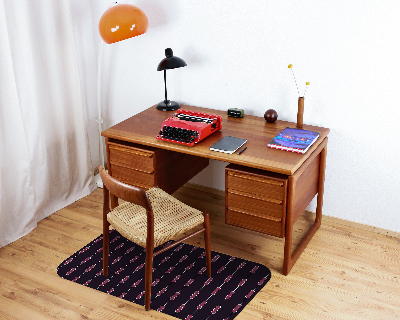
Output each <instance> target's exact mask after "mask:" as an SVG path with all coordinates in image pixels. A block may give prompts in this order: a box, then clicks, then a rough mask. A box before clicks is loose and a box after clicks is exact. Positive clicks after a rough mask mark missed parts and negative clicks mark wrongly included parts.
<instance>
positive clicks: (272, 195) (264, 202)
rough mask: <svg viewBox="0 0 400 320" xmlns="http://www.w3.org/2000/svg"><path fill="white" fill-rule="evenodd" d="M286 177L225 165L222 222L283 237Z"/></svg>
mask: <svg viewBox="0 0 400 320" xmlns="http://www.w3.org/2000/svg"><path fill="white" fill-rule="evenodd" d="M286 197H287V176H285V175H281V174H276V173H272V172H268V171H263V170H258V169H252V168H247V167H243V166H238V165H233V164H230V165H228V166H227V167H226V168H225V223H227V224H230V225H235V226H238V227H242V228H246V229H251V230H255V231H259V232H263V233H267V234H270V235H274V236H277V237H284V236H285V220H286Z"/></svg>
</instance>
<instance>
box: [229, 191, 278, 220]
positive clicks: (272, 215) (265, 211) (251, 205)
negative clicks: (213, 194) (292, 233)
mask: <svg viewBox="0 0 400 320" xmlns="http://www.w3.org/2000/svg"><path fill="white" fill-rule="evenodd" d="M227 196H228V204H229V207H234V208H239V209H242V210H250V211H252V212H257V213H258V214H259V215H260V216H262V217H265V218H266V219H270V220H275V221H281V220H282V216H283V214H284V206H283V201H281V200H275V199H268V198H258V197H254V196H253V195H251V194H248V193H244V192H237V191H235V190H228V193H227Z"/></svg>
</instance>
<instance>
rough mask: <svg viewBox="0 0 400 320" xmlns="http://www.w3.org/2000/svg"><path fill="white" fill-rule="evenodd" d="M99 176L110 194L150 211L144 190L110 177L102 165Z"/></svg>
mask: <svg viewBox="0 0 400 320" xmlns="http://www.w3.org/2000/svg"><path fill="white" fill-rule="evenodd" d="M99 171H100V177H101V179H102V180H103V184H104V185H105V186H106V188H107V189H108V191H110V193H111V194H113V195H114V196H116V197H117V198H120V199H122V200H125V201H128V202H131V203H134V204H138V205H140V206H142V207H144V208H145V209H146V211H148V212H151V211H152V208H151V203H150V200H149V197H148V195H147V193H146V191H145V190H143V189H140V188H137V187H134V186H130V185H127V184H125V183H122V182H121V181H118V180H116V179H114V178H113V177H111V176H110V175H109V174H108V173H107V171H106V170H105V169H104V168H103V166H100V167H99Z"/></svg>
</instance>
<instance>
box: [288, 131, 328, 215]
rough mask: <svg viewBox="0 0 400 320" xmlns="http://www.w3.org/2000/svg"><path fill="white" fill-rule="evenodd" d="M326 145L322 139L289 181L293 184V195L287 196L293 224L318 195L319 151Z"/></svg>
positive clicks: (325, 140)
mask: <svg viewBox="0 0 400 320" xmlns="http://www.w3.org/2000/svg"><path fill="white" fill-rule="evenodd" d="M326 144H327V139H324V141H323V142H322V143H321V144H320V145H319V146H318V148H317V149H316V150H315V151H314V152H313V153H312V154H311V155H310V157H309V158H308V159H307V161H306V162H304V164H303V165H302V166H301V167H300V168H299V170H298V171H297V172H296V173H295V174H294V175H293V177H292V179H290V180H291V182H289V183H293V184H294V186H293V188H292V190H293V194H292V195H290V196H289V198H290V199H289V201H292V203H293V210H294V212H293V223H295V222H296V221H297V219H298V218H299V217H300V216H301V214H302V213H303V212H304V210H305V209H306V208H307V206H308V205H309V204H310V202H311V200H312V199H313V198H314V197H315V195H316V194H317V193H318V187H319V171H320V162H321V151H322V149H323V148H324V147H326Z"/></svg>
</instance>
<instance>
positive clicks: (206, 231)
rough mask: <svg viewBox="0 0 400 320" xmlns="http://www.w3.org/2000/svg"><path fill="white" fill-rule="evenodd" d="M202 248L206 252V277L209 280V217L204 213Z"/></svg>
mask: <svg viewBox="0 0 400 320" xmlns="http://www.w3.org/2000/svg"><path fill="white" fill-rule="evenodd" d="M204 246H205V250H206V263H207V276H208V277H209V278H211V246H210V216H209V214H208V212H204Z"/></svg>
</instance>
